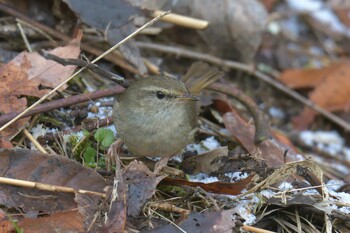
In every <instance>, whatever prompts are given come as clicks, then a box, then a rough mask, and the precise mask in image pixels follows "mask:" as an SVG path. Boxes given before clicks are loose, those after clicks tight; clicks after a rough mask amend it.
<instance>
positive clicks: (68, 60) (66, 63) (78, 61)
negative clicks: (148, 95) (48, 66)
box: [39, 50, 128, 88]
mask: <svg viewBox="0 0 350 233" xmlns="http://www.w3.org/2000/svg"><path fill="white" fill-rule="evenodd" d="M39 53H40V55H41V56H43V57H44V58H46V59H50V60H53V61H55V62H57V63H59V64H61V65H64V66H69V65H74V66H77V67H80V68H82V67H85V68H86V69H89V70H92V71H93V72H95V73H97V74H99V75H102V76H104V77H106V78H108V79H110V80H112V81H114V82H116V83H118V84H120V85H121V86H123V87H125V88H126V87H128V84H127V82H126V80H124V78H123V77H121V76H119V75H117V74H115V73H112V72H110V71H108V70H104V69H102V68H100V67H99V66H98V65H96V64H92V63H90V62H88V61H85V60H81V59H73V58H61V57H58V56H56V55H53V54H51V53H48V52H46V51H45V50H41V51H40V52H39Z"/></svg>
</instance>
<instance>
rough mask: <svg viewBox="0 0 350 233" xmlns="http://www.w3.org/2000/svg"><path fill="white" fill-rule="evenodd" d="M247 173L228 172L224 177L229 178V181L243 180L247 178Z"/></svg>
mask: <svg viewBox="0 0 350 233" xmlns="http://www.w3.org/2000/svg"><path fill="white" fill-rule="evenodd" d="M248 175H249V174H248V173H247V172H228V173H225V176H227V177H229V178H230V179H231V180H235V181H237V180H243V179H245V178H247V177H248Z"/></svg>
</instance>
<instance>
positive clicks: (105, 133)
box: [94, 128, 116, 149]
mask: <svg viewBox="0 0 350 233" xmlns="http://www.w3.org/2000/svg"><path fill="white" fill-rule="evenodd" d="M94 138H95V140H96V141H97V142H99V143H100V145H101V148H102V149H107V148H108V147H109V146H110V145H112V143H113V142H115V140H116V138H115V136H114V133H113V132H112V130H110V129H105V128H99V129H98V130H96V132H95V134H94Z"/></svg>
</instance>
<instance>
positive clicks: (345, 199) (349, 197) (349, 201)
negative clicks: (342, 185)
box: [329, 191, 350, 205]
mask: <svg viewBox="0 0 350 233" xmlns="http://www.w3.org/2000/svg"><path fill="white" fill-rule="evenodd" d="M329 193H330V194H332V195H333V196H335V197H337V198H338V200H339V202H341V203H342V204H346V205H350V194H349V193H345V192H334V191H330V192H329Z"/></svg>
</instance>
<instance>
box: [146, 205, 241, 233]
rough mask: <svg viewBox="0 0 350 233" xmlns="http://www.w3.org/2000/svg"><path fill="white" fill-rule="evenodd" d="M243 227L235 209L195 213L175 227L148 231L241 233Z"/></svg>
mask: <svg viewBox="0 0 350 233" xmlns="http://www.w3.org/2000/svg"><path fill="white" fill-rule="evenodd" d="M241 226H242V222H241V220H240V218H239V217H238V215H237V214H236V211H235V210H233V209H229V210H220V211H211V212H205V213H193V214H190V215H189V216H188V217H187V218H186V219H185V220H183V221H182V222H180V223H178V224H177V227H175V226H174V225H173V224H167V225H166V226H164V227H160V228H158V229H154V230H151V231H146V232H147V233H161V232H162V233H163V232H167V233H172V232H174V233H175V232H180V231H179V229H178V227H180V228H181V229H182V230H183V231H182V232H192V233H199V232H212V233H224V232H239V231H240V230H239V228H240V227H241Z"/></svg>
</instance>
